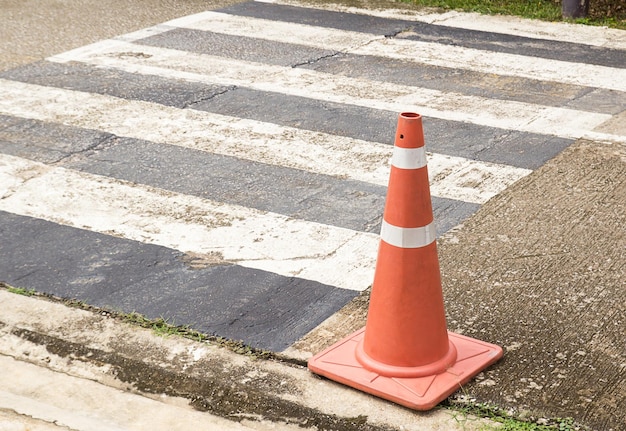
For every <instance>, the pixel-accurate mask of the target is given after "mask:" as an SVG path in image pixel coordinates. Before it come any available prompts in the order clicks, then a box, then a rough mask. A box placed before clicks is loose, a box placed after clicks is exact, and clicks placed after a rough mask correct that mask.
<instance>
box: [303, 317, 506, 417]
mask: <svg viewBox="0 0 626 431" xmlns="http://www.w3.org/2000/svg"><path fill="white" fill-rule="evenodd" d="M364 332H365V328H363V329H360V330H359V331H357V332H355V333H354V334H352V335H350V336H349V337H347V338H345V339H344V340H342V341H340V342H338V343H336V344H334V345H333V346H331V347H329V348H328V349H326V350H324V351H323V352H321V353H318V354H317V355H315V356H314V357H312V358H311V359H310V360H309V364H308V365H309V369H310V370H311V371H312V372H314V373H316V374H319V375H322V376H324V377H327V378H329V379H331V380H335V381H337V382H339V383H343V384H345V385H348V386H351V387H353V388H356V389H359V390H361V391H363V392H367V393H369V394H372V395H375V396H377V397H380V398H384V399H386V400H389V401H393V402H395V403H397V404H400V405H403V406H405V407H408V408H411V409H414V410H430V409H432V408H433V407H435V406H436V405H437V404H438V403H440V402H441V401H443V400H445V399H446V398H447V397H448V396H450V395H451V394H452V393H454V392H456V391H457V390H458V389H460V388H461V386H462V385H464V384H465V383H467V382H468V381H469V380H471V379H472V378H473V377H474V376H475V375H476V374H478V373H479V372H480V371H482V370H483V369H485V368H487V367H488V366H489V365H491V364H493V363H494V362H496V361H497V360H498V359H500V358H501V357H502V349H501V348H500V347H499V346H496V345H494V344H489V343H485V342H483V341H479V340H475V339H473V338H469V337H464V336H463V335H458V334H455V333H453V332H448V338H449V340H450V342H451V343H452V344H454V346H455V347H456V350H457V357H456V362H455V363H454V364H453V365H452V366H451V367H449V368H448V369H447V370H445V371H444V372H442V373H441V374H435V375H429V376H423V377H410V378H401V377H385V376H381V375H379V374H377V373H375V372H372V371H369V370H368V369H366V368H364V367H363V366H362V365H361V364H360V363H359V361H358V360H357V358H356V353H355V352H356V349H357V346H358V344H359V343H361V342H362V341H363V335H364Z"/></svg>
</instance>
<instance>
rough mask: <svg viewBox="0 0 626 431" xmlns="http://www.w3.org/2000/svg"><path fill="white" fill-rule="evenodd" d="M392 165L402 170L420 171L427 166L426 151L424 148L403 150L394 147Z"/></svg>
mask: <svg viewBox="0 0 626 431" xmlns="http://www.w3.org/2000/svg"><path fill="white" fill-rule="evenodd" d="M391 164H392V165H393V166H395V167H396V168H400V169H419V168H423V167H424V166H426V151H425V150H424V147H419V148H401V147H393V156H392V157H391Z"/></svg>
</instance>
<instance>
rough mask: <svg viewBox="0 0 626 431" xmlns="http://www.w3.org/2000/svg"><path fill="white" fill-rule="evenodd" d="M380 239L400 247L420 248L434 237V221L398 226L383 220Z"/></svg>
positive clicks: (431, 241) (429, 242) (432, 240)
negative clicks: (411, 225) (424, 223)
mask: <svg viewBox="0 0 626 431" xmlns="http://www.w3.org/2000/svg"><path fill="white" fill-rule="evenodd" d="M380 239H382V240H383V241H385V242H386V243H387V244H390V245H393V246H394V247H400V248H421V247H426V246H427V245H429V244H432V243H433V242H434V241H435V239H436V231H435V223H429V224H427V225H426V226H422V227H412V228H406V227H399V226H394V225H392V224H390V223H387V222H386V221H385V220H383V223H382V225H381V230H380Z"/></svg>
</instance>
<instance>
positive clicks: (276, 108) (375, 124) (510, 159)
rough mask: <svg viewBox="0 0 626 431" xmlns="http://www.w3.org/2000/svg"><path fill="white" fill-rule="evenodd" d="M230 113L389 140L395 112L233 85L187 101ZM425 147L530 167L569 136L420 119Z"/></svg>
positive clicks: (548, 156) (559, 148) (556, 150)
mask: <svg viewBox="0 0 626 431" xmlns="http://www.w3.org/2000/svg"><path fill="white" fill-rule="evenodd" d="M193 109H198V110H204V111H208V112H214V113H219V114H225V115H230V116H233V117H241V118H251V119H254V120H258V121H263V122H269V123H275V124H280V125H282V126H290V127H297V128H300V129H308V130H313V131H319V132H324V133H328V134H333V135H340V136H347V137H350V138H356V139H363V140H366V141H373V142H380V143H386V144H389V145H392V144H393V139H394V136H395V129H396V126H397V116H398V113H396V112H391V111H382V110H378V109H372V108H366V107H361V106H354V105H345V104H340V103H333V102H327V101H322V100H316V99H309V98H305V97H299V96H288V95H285V94H282V93H272V92H265V91H257V90H251V89H248V88H236V89H234V90H232V91H228V92H226V93H223V94H220V95H219V96H216V97H215V98H213V99H210V100H205V101H202V102H199V103H197V104H195V105H193ZM423 123H424V137H425V140H426V149H427V150H428V151H432V152H435V153H441V154H448V155H453V156H460V157H465V158H467V159H471V160H481V161H485V162H492V163H501V164H506V165H509V166H515V167H520V168H526V169H536V168H538V167H539V166H541V165H543V164H544V163H545V162H546V161H547V160H549V159H551V158H552V157H554V156H556V155H557V154H558V153H559V152H561V151H562V150H563V149H564V148H566V147H567V146H569V145H570V144H572V142H573V140H571V139H565V138H559V137H554V136H546V135H541V134H536V133H526V132H519V131H515V130H506V129H499V128H494V127H487V126H480V125H476V124H471V123H462V122H459V121H450V120H442V119H438V118H430V117H424V119H423Z"/></svg>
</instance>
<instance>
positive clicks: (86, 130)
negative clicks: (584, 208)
mask: <svg viewBox="0 0 626 431" xmlns="http://www.w3.org/2000/svg"><path fill="white" fill-rule="evenodd" d="M438 17H439V18H435V17H433V16H432V15H419V14H414V15H410V14H406V13H399V12H394V11H385V12H380V11H379V12H376V11H364V10H353V9H351V10H337V9H334V10H331V9H328V8H326V9H323V8H312V7H311V6H305V5H294V4H287V3H268V2H259V1H251V2H244V3H239V4H236V5H233V6H229V7H226V8H223V9H221V10H216V11H207V12H203V13H200V14H196V15H192V16H188V17H183V18H180V19H175V20H172V21H169V22H166V23H163V24H160V25H156V26H154V27H151V28H147V29H143V30H140V31H137V32H134V33H131V34H127V35H122V36H119V37H116V38H113V39H110V40H104V41H100V42H96V43H94V44H91V45H88V46H85V47H81V48H78V49H75V50H72V51H69V52H65V53H61V54H58V55H55V56H53V57H50V58H48V59H46V60H45V61H41V62H37V63H33V64H30V65H26V66H23V67H19V68H16V69H13V70H9V71H5V72H1V73H0V212H1V214H2V217H0V258H1V259H0V280H3V281H6V282H7V283H8V284H11V285H15V286H20V287H25V288H33V289H36V290H39V291H43V292H46V293H50V294H54V295H58V296H62V297H72V298H77V299H79V300H82V301H85V302H87V303H89V304H92V305H96V306H101V307H106V308H111V309H114V310H119V311H122V312H132V311H137V312H140V313H143V314H145V315H147V316H148V317H153V318H155V317H164V318H165V319H167V320H168V321H171V322H172V323H175V324H183V325H190V326H192V327H193V328H195V329H198V330H201V331H204V332H208V333H214V334H217V335H220V336H224V337H229V338H234V339H238V340H239V339H240V340H243V341H244V342H246V343H248V344H251V345H253V346H255V347H260V348H265V349H270V350H275V351H281V350H284V349H285V348H287V347H288V346H289V345H291V344H292V343H294V342H295V341H297V340H298V339H299V338H300V337H302V336H304V335H305V334H306V333H307V332H308V331H310V330H312V329H313V328H315V327H316V326H317V325H318V324H320V323H321V322H322V321H324V320H325V319H326V318H328V317H330V316H331V315H332V314H333V313H334V312H336V311H337V310H338V309H340V308H341V307H342V306H343V305H345V304H346V303H347V302H348V301H349V300H350V299H352V298H354V297H355V296H356V295H358V293H359V292H360V291H363V290H365V289H366V288H367V287H368V286H369V285H370V284H371V280H372V277H373V271H374V265H375V258H376V249H377V246H378V232H379V230H380V223H381V219H382V209H383V205H384V198H385V194H386V183H387V178H388V174H389V159H390V156H391V150H392V144H393V136H394V130H395V121H396V118H397V114H398V113H399V112H403V111H415V112H419V113H421V114H422V115H423V116H424V127H425V138H426V147H427V150H428V151H429V153H428V167H429V173H430V182H431V193H432V196H433V207H434V212H435V219H436V222H437V229H438V234H439V235H442V234H444V233H445V232H446V231H447V230H449V229H451V228H452V227H454V226H456V225H458V224H459V223H462V221H463V220H465V219H466V218H467V217H469V216H470V215H471V214H473V213H474V212H475V211H476V210H477V209H478V208H479V207H480V205H482V204H484V203H485V202H486V201H488V200H489V199H490V198H492V197H494V196H496V195H497V194H498V193H500V192H502V191H503V190H504V189H506V188H507V187H508V186H510V185H511V184H513V183H515V182H516V181H518V180H519V179H520V178H523V177H524V176H526V175H529V174H530V173H531V172H532V171H533V170H535V169H537V168H538V167H540V166H541V165H542V164H544V163H545V162H546V161H547V160H549V159H550V158H552V157H554V156H555V155H556V154H558V153H559V152H560V151H561V150H563V149H564V148H566V147H567V146H568V145H571V144H572V143H573V142H574V141H575V140H577V139H587V140H594V141H598V142H626V133H624V132H623V128H621V129H620V128H619V127H609V126H607V125H611V124H613V123H614V122H615V119H616V118H617V116H618V115H619V114H620V113H621V112H623V111H624V107H625V106H626V56H625V55H624V53H625V52H626V42H625V41H623V40H620V39H619V38H617V37H616V38H614V39H609V40H603V39H601V38H599V37H592V36H593V35H592V34H590V33H588V30H585V32H586V38H585V39H582V40H577V39H576V38H575V37H574V36H572V35H571V32H564V33H563V34H564V35H565V36H561V34H560V33H559V34H550V33H549V32H547V31H546V32H544V34H542V36H543V35H545V38H540V37H539V38H538V37H536V36H534V35H533V34H531V33H530V32H529V31H528V30H526V29H525V28H524V26H523V24H521V23H518V25H517V26H509V27H504V28H500V27H497V26H496V29H497V30H498V31H496V32H493V33H488V32H485V31H482V30H480V29H479V28H478V29H477V28H476V21H474V20H469V21H468V20H467V19H464V16H463V15H458V16H456V15H455V16H450V17H449V20H448V21H447V22H446V20H443V19H442V16H441V15H439V16H438ZM433 21H436V22H433ZM509 30H510V31H509ZM507 31H508V32H507Z"/></svg>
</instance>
